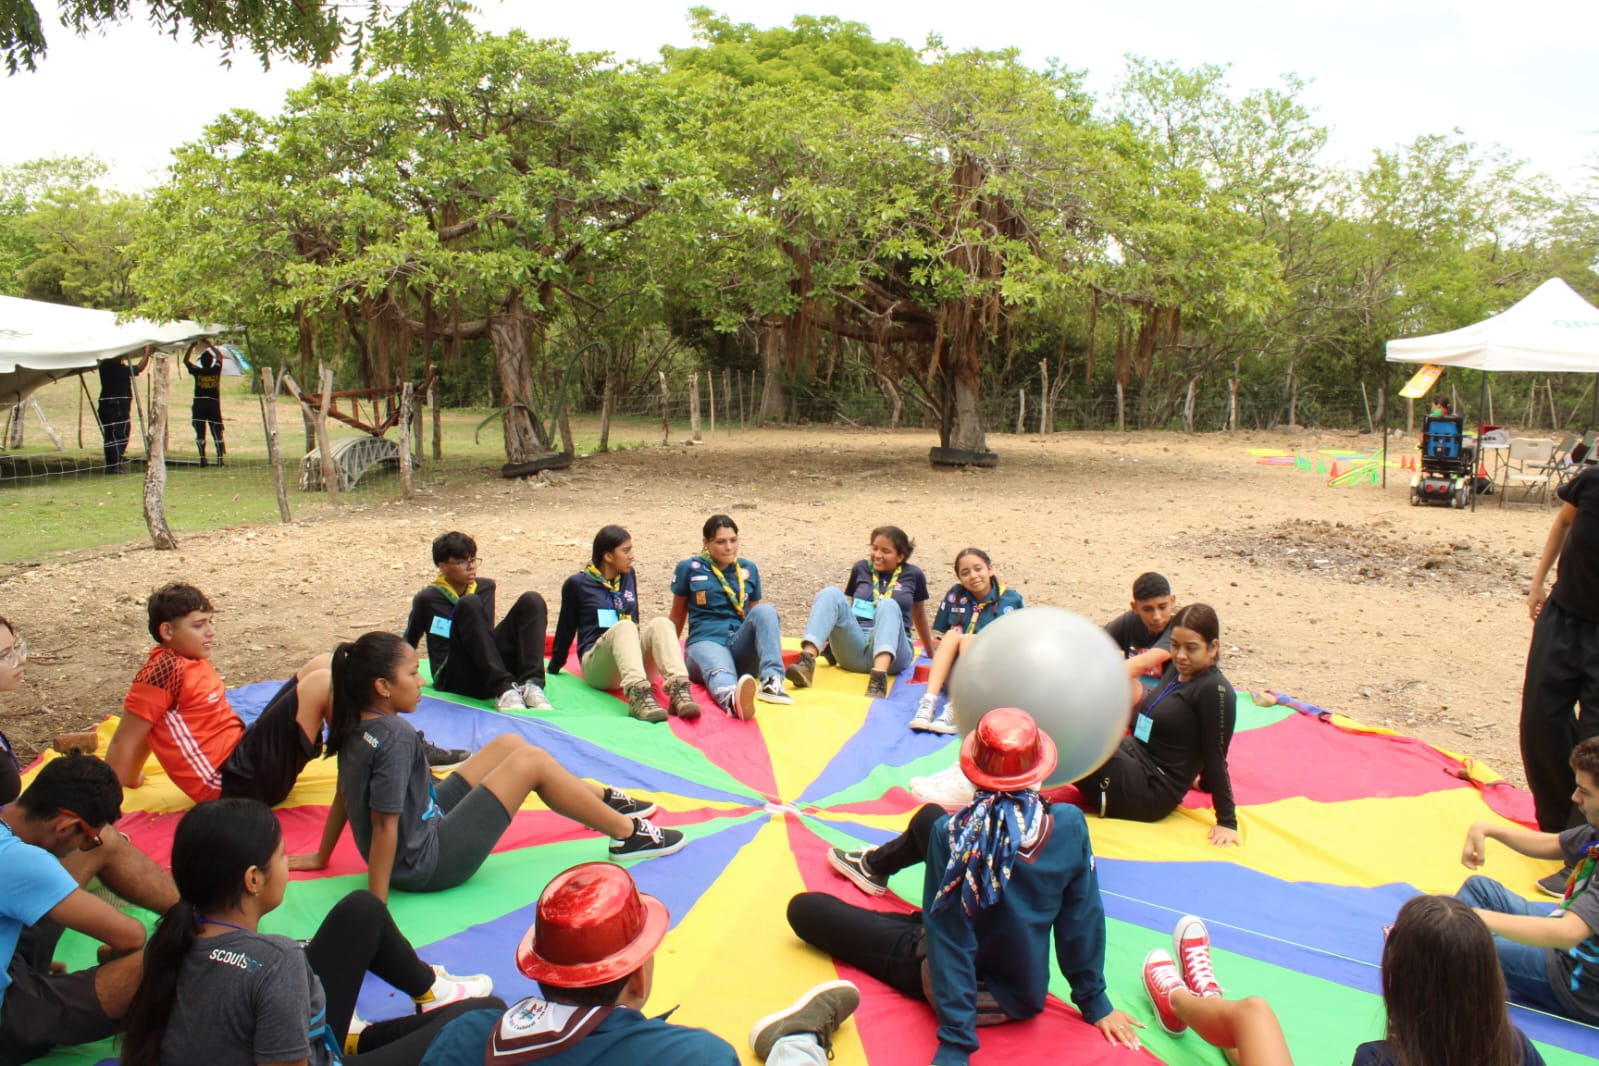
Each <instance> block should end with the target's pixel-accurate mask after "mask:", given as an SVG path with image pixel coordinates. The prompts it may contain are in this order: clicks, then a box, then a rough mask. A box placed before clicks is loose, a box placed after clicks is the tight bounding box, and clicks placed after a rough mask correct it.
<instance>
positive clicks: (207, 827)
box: [122, 799, 283, 1066]
mask: <svg viewBox="0 0 1599 1066" xmlns="http://www.w3.org/2000/svg"><path fill="white" fill-rule="evenodd" d="M282 840H283V829H282V827H280V826H279V825H278V819H277V817H276V816H275V815H274V814H273V813H272V809H271V808H270V807H268V806H267V805H266V804H264V803H261V802H260V801H258V800H251V799H223V800H212V801H210V802H208V803H202V804H200V805H199V806H197V807H195V808H194V810H192V811H190V812H189V813H188V814H186V815H184V816H183V821H181V822H179V823H178V831H177V833H176V834H175V835H174V836H173V838H172V880H173V881H175V882H177V886H178V902H176V903H174V904H173V905H172V906H171V907H170V908H168V909H167V912H166V913H165V914H163V915H162V916H161V919H160V921H159V922H158V923H157V924H156V927H155V932H154V933H152V934H151V935H150V942H149V944H147V945H145V949H144V976H143V977H141V978H140V979H139V987H138V990H137V991H135V992H134V994H133V1001H132V1002H131V1003H129V1004H128V1013H127V1016H126V1018H125V1019H124V1029H125V1034H124V1036H123V1040H122V1061H123V1063H125V1064H126V1066H159V1064H160V1061H161V1037H162V1035H163V1034H164V1033H165V1032H166V1028H167V1019H168V1018H170V1017H171V1015H172V1003H173V1001H174V999H176V997H177V993H178V974H179V973H181V972H182V970H183V959H184V957H185V956H186V955H188V953H189V949H190V948H192V947H193V946H194V941H195V938H196V937H197V936H198V935H199V932H200V927H199V925H198V923H197V916H199V915H204V914H207V913H212V914H214V913H216V912H218V911H226V910H231V909H232V908H233V907H235V906H237V905H238V902H239V900H240V898H242V897H243V895H244V874H245V872H246V871H247V870H249V869H250V867H252V866H258V867H260V868H261V869H263V870H265V869H266V868H267V866H268V864H269V863H271V861H272V855H273V853H274V852H276V851H277V850H278V844H279V843H280V842H282Z"/></svg>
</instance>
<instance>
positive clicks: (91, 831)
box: [58, 807, 105, 851]
mask: <svg viewBox="0 0 1599 1066" xmlns="http://www.w3.org/2000/svg"><path fill="white" fill-rule="evenodd" d="M58 810H59V811H60V813H62V814H64V815H66V816H67V817H68V818H71V819H72V820H73V821H74V822H77V823H78V828H79V829H82V830H83V835H84V838H85V839H84V842H83V843H82V844H79V845H78V850H79V851H93V850H94V849H95V848H97V847H99V846H100V845H101V844H104V843H105V841H104V840H101V839H100V830H98V829H96V828H95V827H94V826H92V825H90V824H89V823H88V821H87V820H85V819H84V817H83V815H81V814H77V813H75V812H73V811H69V810H67V809H66V808H65V807H61V808H58Z"/></svg>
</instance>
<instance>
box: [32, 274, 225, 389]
mask: <svg viewBox="0 0 1599 1066" xmlns="http://www.w3.org/2000/svg"><path fill="white" fill-rule="evenodd" d="M224 332H227V329H226V327H224V326H214V325H203V324H201V323H199V322H187V321H185V322H151V321H148V320H146V319H142V318H136V319H130V320H128V321H126V322H123V323H121V324H120V325H119V324H118V323H117V316H116V312H114V311H96V310H93V309H92V308H86V307H68V306H66V305H64V304H52V303H42V302H40V301H38V300H21V299H18V298H16V297H14V296H0V400H3V401H4V402H6V403H20V402H22V400H24V399H26V398H27V396H28V395H29V394H30V393H31V392H33V391H34V390H35V389H37V388H39V387H40V386H42V385H47V384H49V383H50V382H52V381H55V380H57V379H58V378H63V377H66V376H67V375H69V374H73V373H77V372H79V371H82V370H87V369H90V368H92V367H94V366H95V365H96V364H97V363H99V362H100V361H101V360H102V359H113V358H115V357H117V356H119V355H127V354H128V353H130V352H137V351H141V350H142V349H144V348H145V347H149V346H154V347H165V346H167V345H171V344H181V343H183V342H184V341H190V340H195V339H197V338H200V337H208V336H211V335H213V334H216V333H224Z"/></svg>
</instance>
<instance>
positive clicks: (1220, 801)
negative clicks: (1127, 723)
mask: <svg viewBox="0 0 1599 1066" xmlns="http://www.w3.org/2000/svg"><path fill="white" fill-rule="evenodd" d="M1146 716H1147V717H1148V718H1149V719H1150V723H1151V724H1150V726H1149V728H1148V732H1147V733H1145V732H1144V725H1143V721H1142V720H1143V719H1144V718H1145V717H1146ZM1133 720H1134V723H1135V724H1134V728H1133V735H1134V736H1136V737H1137V738H1138V739H1139V740H1141V741H1143V744H1144V747H1145V748H1146V749H1147V750H1148V752H1149V755H1150V757H1151V758H1152V759H1154V760H1155V765H1157V766H1159V767H1160V769H1161V772H1162V773H1164V774H1165V779H1166V781H1167V782H1168V783H1169V784H1170V785H1171V787H1172V790H1173V791H1174V792H1176V793H1177V794H1178V795H1182V794H1184V793H1186V792H1187V791H1188V788H1189V785H1190V784H1191V783H1192V782H1193V780H1194V778H1195V776H1196V775H1197V776H1198V777H1199V787H1200V788H1201V789H1202V790H1203V791H1205V792H1209V793H1210V802H1211V806H1212V808H1214V809H1215V812H1216V824H1218V825H1224V826H1226V827H1227V828H1228V829H1237V828H1238V814H1237V811H1236V810H1235V809H1234V806H1233V784H1232V778H1231V776H1230V775H1229V774H1228V772H1227V749H1228V747H1230V746H1231V744H1232V742H1233V729H1234V727H1235V726H1236V725H1237V724H1238V694H1237V693H1236V692H1234V691H1233V686H1232V684H1231V683H1230V682H1229V681H1228V680H1227V678H1226V677H1225V676H1223V674H1222V672H1221V671H1220V670H1218V669H1216V668H1215V667H1214V666H1213V667H1211V668H1210V669H1209V670H1207V671H1205V672H1204V673H1203V674H1200V675H1199V676H1198V677H1196V678H1194V679H1193V680H1192V681H1183V682H1179V681H1178V680H1177V667H1175V666H1170V665H1168V666H1167V668H1166V672H1165V673H1164V674H1163V675H1161V679H1160V683H1159V684H1158V685H1156V686H1155V687H1154V688H1153V689H1151V690H1150V691H1149V692H1147V693H1145V694H1144V698H1143V700H1142V701H1140V703H1139V704H1138V713H1137V714H1136V715H1135V716H1134V719H1133Z"/></svg>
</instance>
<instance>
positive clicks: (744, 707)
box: [717, 674, 758, 722]
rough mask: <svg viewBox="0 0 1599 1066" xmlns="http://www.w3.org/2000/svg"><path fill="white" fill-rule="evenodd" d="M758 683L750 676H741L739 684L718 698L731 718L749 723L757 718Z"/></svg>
mask: <svg viewBox="0 0 1599 1066" xmlns="http://www.w3.org/2000/svg"><path fill="white" fill-rule="evenodd" d="M757 687H758V686H757V684H756V681H755V679H754V678H753V677H751V676H750V675H749V674H740V675H739V677H738V683H737V684H736V685H734V686H733V687H732V688H730V689H728V690H727V691H726V692H723V693H720V694H719V695H718V696H717V702H718V703H720V704H721V705H722V710H724V711H726V712H727V716H728V717H729V718H737V719H739V720H740V721H744V722H749V721H753V720H754V718H755V690H756V688H757Z"/></svg>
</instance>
